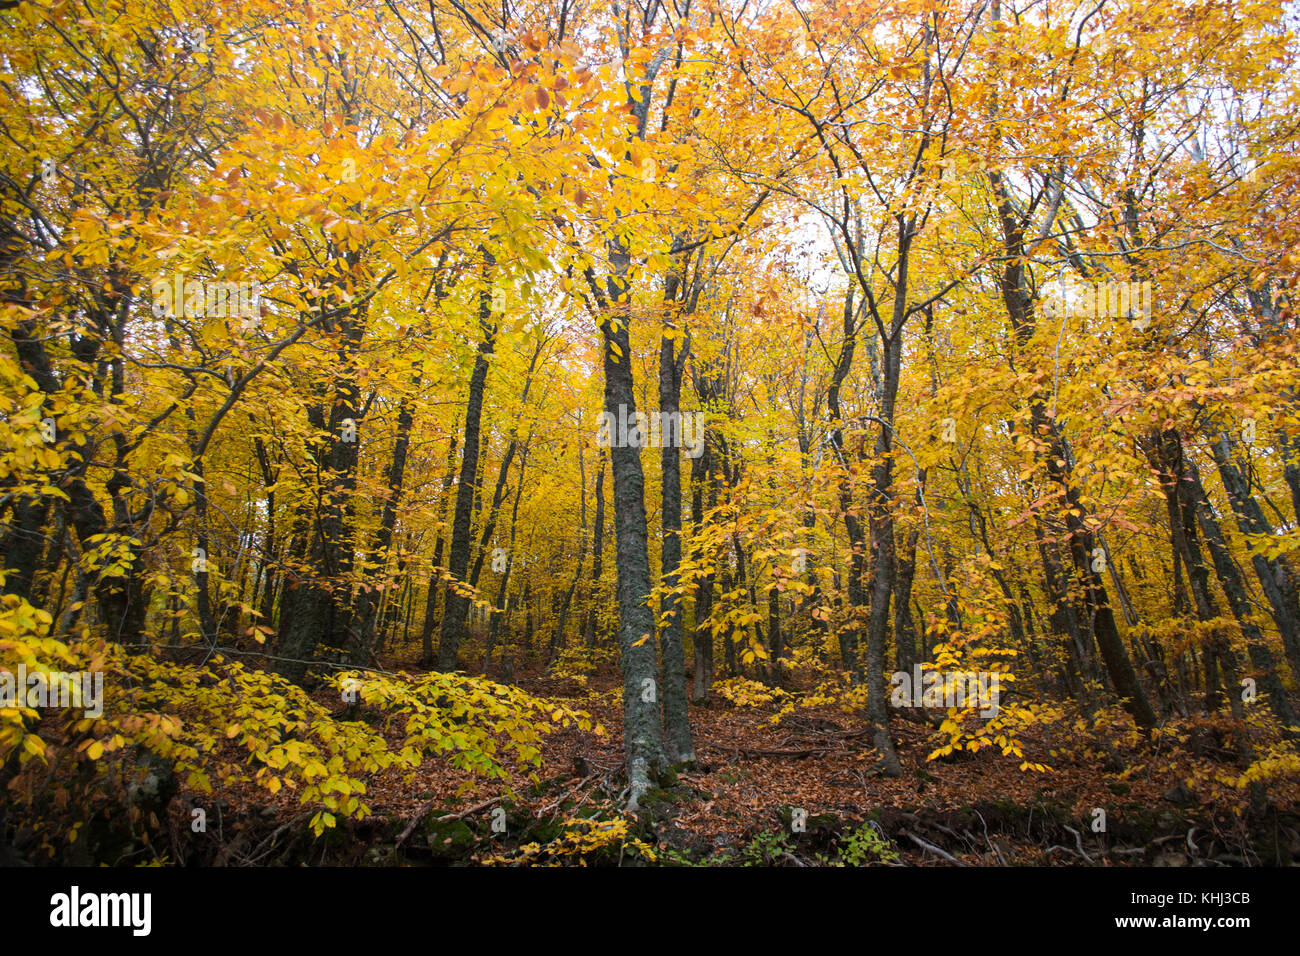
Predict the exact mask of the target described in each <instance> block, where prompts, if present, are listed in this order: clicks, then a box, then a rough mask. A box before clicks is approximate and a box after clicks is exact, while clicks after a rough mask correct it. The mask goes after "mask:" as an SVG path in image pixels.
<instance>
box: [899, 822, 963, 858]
mask: <svg viewBox="0 0 1300 956" xmlns="http://www.w3.org/2000/svg"><path fill="white" fill-rule="evenodd" d="M898 832H899V833H901V834H903V836H905V837H907V838H908V839H909V840H911V841H912V842H913V843H915V844H916V845H917V846H919V847H920V848H921V849H923V850H929V851H930V852H931V853H934V854H936V855H938V856H941V857H943V858H944V859H945V860H949V861H951V862H953V863H956V864H957V865H958V866H966V864H965V863H963V862H962V861H961V860H959V859H957V858H956V857H955V856H953V855H952V854H951V853H949V852H947V851H946V850H941V849H940V848H939V847H937V846H935V845H934V844H933V843H927V842H926V841H925V840H922V839H921V838H920V837H919V836H917V835H916V834H915V833H913V832H911V831H910V830H899V831H898Z"/></svg>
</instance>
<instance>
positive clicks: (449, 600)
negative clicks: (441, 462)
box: [438, 252, 497, 671]
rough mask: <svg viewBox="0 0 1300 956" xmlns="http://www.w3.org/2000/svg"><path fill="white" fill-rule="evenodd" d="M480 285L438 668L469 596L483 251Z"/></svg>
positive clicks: (485, 352)
mask: <svg viewBox="0 0 1300 956" xmlns="http://www.w3.org/2000/svg"><path fill="white" fill-rule="evenodd" d="M484 255H485V257H486V259H485V262H484V265H483V288H482V289H481V290H480V291H479V328H480V330H481V331H482V333H483V341H481V342H480V343H479V346H478V354H477V355H476V356H475V358H474V371H473V373H472V374H471V376H470V380H469V399H468V401H467V403H466V406H465V437H464V441H463V446H464V451H463V452H462V455H461V465H460V484H459V485H458V486H457V488H456V510H455V514H454V517H453V519H452V529H451V547H450V548H449V549H448V553H447V562H448V571H449V573H450V574H451V582H450V583H449V586H448V588H447V593H446V606H445V607H444V609H443V615H442V628H441V635H440V637H441V639H440V640H439V642H438V670H440V671H454V670H455V669H456V668H457V666H458V664H459V658H460V641H461V636H462V634H463V633H464V629H465V613H466V610H467V609H468V606H469V599H468V598H467V597H466V596H465V595H463V594H462V593H460V591H459V590H458V588H460V587H461V585H462V582H464V581H465V576H466V572H467V571H468V570H469V545H470V533H471V531H472V528H471V526H470V525H471V521H472V519H473V516H474V497H475V492H476V491H477V485H478V467H479V461H478V458H479V425H480V422H481V421H482V418H483V394H484V391H485V388H486V386H487V376H488V356H490V355H491V354H492V352H493V349H494V348H495V345H496V332H497V327H496V325H495V324H494V321H493V319H494V317H493V315H492V289H491V284H492V277H493V275H494V273H495V261H494V260H493V259H492V257H491V255H490V254H488V253H486V252H485V253H484Z"/></svg>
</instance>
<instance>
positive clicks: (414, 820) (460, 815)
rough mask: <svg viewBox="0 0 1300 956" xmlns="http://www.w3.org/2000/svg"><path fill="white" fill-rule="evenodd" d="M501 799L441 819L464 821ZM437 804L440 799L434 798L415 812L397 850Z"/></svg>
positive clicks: (398, 840)
mask: <svg viewBox="0 0 1300 956" xmlns="http://www.w3.org/2000/svg"><path fill="white" fill-rule="evenodd" d="M500 799H501V796H500V795H497V796H495V797H493V798H492V799H491V800H484V801H483V802H482V803H477V804H475V805H474V806H472V807H470V808H469V809H468V810H462V811H461V812H460V813H453V814H450V815H448V816H445V817H441V819H443V820H463V819H465V818H466V817H467V816H469V815H470V814H471V813H477V812H478V811H479V810H486V809H487V808H488V807H490V806H492V804H494V803H497V802H498V801H500ZM437 802H438V798H437V797H434V798H433V799H432V800H430V801H429V802H428V803H426V804H425V805H424V806H422V807H421V808H420V809H419V810H417V811H416V812H415V816H413V817H411V819H410V821H409V822H408V823H407V824H406V829H405V830H403V831H402V833H401V835H400V836H398V838H397V843H395V844H394V847H395V848H396V847H399V846H401V845H402V844H403V843H405V842H406V838H407V837H409V836H410V835H411V834H412V833H414V832H415V828H416V827H417V826H419V824H420V821H421V820H423V819H424V817H425V814H427V813H428V812H429V811H430V810H432V809H433V805H434V804H435V803H437Z"/></svg>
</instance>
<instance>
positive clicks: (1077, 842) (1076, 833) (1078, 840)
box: [1065, 827, 1092, 863]
mask: <svg viewBox="0 0 1300 956" xmlns="http://www.w3.org/2000/svg"><path fill="white" fill-rule="evenodd" d="M1065 829H1066V830H1068V831H1069V832H1070V833H1073V834H1074V845H1075V846H1077V847H1078V848H1079V855H1080V856H1081V857H1083V858H1084V859H1085V860H1087V861H1088V862H1089V863H1091V862H1092V857H1090V856H1088V851H1087V850H1085V849H1084V848H1083V837H1081V836H1080V835H1079V831H1078V830H1076V829H1075V828H1074V827H1066V828H1065Z"/></svg>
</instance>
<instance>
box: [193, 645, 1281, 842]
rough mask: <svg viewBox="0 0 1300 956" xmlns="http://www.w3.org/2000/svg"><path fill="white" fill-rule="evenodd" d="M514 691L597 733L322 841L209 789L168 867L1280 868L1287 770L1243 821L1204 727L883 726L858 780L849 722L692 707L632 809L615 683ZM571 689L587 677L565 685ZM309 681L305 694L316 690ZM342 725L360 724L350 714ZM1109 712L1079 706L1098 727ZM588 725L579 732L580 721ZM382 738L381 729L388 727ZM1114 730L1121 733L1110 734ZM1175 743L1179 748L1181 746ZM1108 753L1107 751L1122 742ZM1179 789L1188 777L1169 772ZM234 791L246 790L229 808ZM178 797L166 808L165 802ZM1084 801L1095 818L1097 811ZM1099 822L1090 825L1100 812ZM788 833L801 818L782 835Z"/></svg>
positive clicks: (523, 678) (1208, 726)
mask: <svg viewBox="0 0 1300 956" xmlns="http://www.w3.org/2000/svg"><path fill="white" fill-rule="evenodd" d="M515 683H517V684H518V685H519V686H520V687H522V688H523V689H524V690H526V691H528V692H529V693H531V694H535V695H537V696H540V697H544V698H547V699H551V700H555V701H557V702H563V703H565V704H568V705H569V706H572V707H574V708H579V709H582V710H585V711H586V712H587V713H589V714H590V715H591V716H592V717H593V718H594V721H597V722H599V723H600V724H602V725H603V726H604V728H605V732H604V733H603V734H601V735H597V734H596V733H595V732H594V731H584V730H579V729H577V728H574V727H570V728H567V729H560V730H556V731H554V732H552V733H550V734H548V735H546V737H545V738H544V739H545V743H544V744H543V749H542V756H543V761H544V762H543V766H542V768H541V769H540V771H539V772H538V773H537V779H536V780H531V779H529V776H528V774H526V773H523V772H515V773H513V774H512V776H511V780H510V783H509V786H508V787H507V786H506V785H505V784H504V783H503V782H502V781H491V782H484V781H482V780H474V779H472V778H471V777H470V776H469V775H468V774H466V773H463V772H460V771H457V770H455V769H453V768H451V767H450V766H449V765H448V764H447V762H446V761H445V760H444V759H440V758H429V759H427V760H426V761H425V762H424V763H423V765H422V766H421V767H420V768H419V769H418V771H417V772H416V775H415V780H414V783H412V782H411V781H410V779H409V778H408V779H403V778H402V777H400V776H399V775H398V774H396V773H389V774H383V775H378V776H375V777H372V778H371V779H369V780H368V781H367V795H366V801H367V803H368V804H369V806H370V808H371V810H372V812H373V816H372V817H370V818H368V819H366V820H363V821H360V822H353V821H342V822H341V825H340V828H339V829H338V830H336V831H331V832H328V833H327V834H326V835H325V836H324V837H323V838H314V837H313V836H312V834H311V833H310V832H309V831H308V830H307V827H306V819H307V816H308V815H309V814H308V813H305V812H304V811H303V810H302V808H301V807H300V806H299V805H298V804H297V802H296V801H295V799H294V798H293V797H292V796H291V795H290V794H289V791H287V790H284V791H281V793H280V794H279V795H277V796H276V797H270V796H268V794H267V793H266V792H265V791H264V790H257V789H255V788H253V787H251V786H250V787H248V788H247V789H246V790H244V791H236V792H234V793H228V794H227V797H228V799H229V804H228V805H227V806H226V807H225V808H224V819H226V820H228V821H229V824H228V826H226V827H224V828H223V830H222V832H221V833H220V834H219V837H218V840H216V841H202V845H200V841H197V840H195V839H192V838H191V834H190V833H189V832H188V827H187V826H186V822H187V821H188V816H182V815H181V813H180V811H176V812H174V814H173V819H172V821H171V830H172V838H173V849H174V851H175V853H176V856H177V857H178V858H179V859H177V862H191V863H196V864H214V863H215V864H233V865H238V864H241V863H243V864H247V863H253V864H265V863H313V864H322V863H324V864H372V865H373V864H380V865H403V864H413V865H428V864H434V865H445V864H469V865H479V864H485V863H486V864H497V865H522V864H529V863H544V864H549V865H565V864H581V865H616V864H622V865H628V864H629V863H631V864H636V865H644V864H650V863H658V864H670V865H714V864H722V865H783V866H818V865H854V864H864V863H889V864H893V865H944V866H954V865H958V866H962V865H964V866H999V865H1001V866H1007V865H1026V864H1028V865H1082V866H1086V865H1109V866H1116V865H1121V866H1122V865H1157V866H1188V865H1241V864H1263V865H1277V864H1283V865H1286V864H1291V863H1295V862H1300V781H1298V780H1296V779H1294V778H1292V779H1286V778H1283V779H1281V780H1274V781H1271V782H1270V784H1269V789H1268V798H1269V801H1270V803H1271V806H1269V807H1268V809H1267V810H1265V811H1264V812H1262V813H1260V812H1255V813H1251V812H1250V811H1249V807H1248V803H1249V801H1248V799H1247V797H1246V791H1245V790H1244V789H1240V788H1236V787H1234V786H1232V785H1231V781H1232V780H1233V779H1234V777H1236V776H1238V775H1239V774H1240V768H1239V767H1237V766H1235V761H1236V755H1235V754H1234V753H1232V752H1230V751H1229V749H1228V748H1227V747H1226V746H1224V743H1223V740H1224V738H1223V736H1222V734H1221V732H1220V730H1219V729H1217V728H1216V727H1215V726H1214V722H1213V721H1212V720H1210V719H1208V718H1202V719H1201V720H1199V721H1196V722H1194V726H1192V725H1189V726H1191V727H1192V729H1190V730H1189V732H1188V734H1186V735H1184V737H1183V739H1182V741H1181V742H1174V741H1173V739H1172V738H1169V739H1166V740H1165V742H1164V743H1161V742H1159V741H1149V740H1139V741H1137V742H1134V743H1129V744H1116V743H1114V742H1113V741H1114V740H1115V739H1116V738H1115V736H1113V735H1112V733H1111V732H1110V730H1111V727H1113V724H1111V725H1108V726H1107V728H1106V731H1107V732H1105V733H1102V732H1099V733H1097V734H1096V735H1095V736H1090V735H1089V734H1087V733H1086V732H1080V727H1081V726H1082V725H1081V724H1080V723H1079V718H1078V717H1077V716H1075V717H1072V718H1071V720H1070V721H1069V722H1068V723H1062V724H1059V725H1058V726H1057V727H1055V728H1053V727H1051V726H1049V725H1042V726H1040V727H1036V728H1031V730H1030V731H1028V732H1026V733H1024V734H1022V736H1021V739H1020V742H1021V744H1022V745H1023V747H1024V757H1023V761H1029V762H1033V763H1041V764H1044V765H1047V766H1048V767H1050V768H1051V769H1050V770H1049V771H1048V772H1045V773H1043V772H1038V771H1034V770H1028V771H1022V770H1020V769H1019V767H1020V765H1021V763H1022V758H1021V757H1014V756H1004V755H1003V754H1002V753H1001V752H1000V751H999V749H998V748H996V747H989V748H985V749H983V750H981V751H980V752H978V753H969V752H965V751H958V752H956V753H954V754H952V755H949V756H946V757H942V758H939V759H936V760H927V756H928V755H929V754H931V753H932V752H933V751H934V750H935V748H936V746H938V745H939V744H940V743H941V742H942V738H941V737H939V736H938V735H937V734H936V731H935V727H934V726H933V725H932V724H930V723H927V722H926V721H925V720H924V719H916V718H913V719H895V720H893V722H892V723H891V733H892V735H893V739H894V741H895V745H896V747H897V752H898V757H899V760H900V761H901V763H902V765H903V774H902V776H899V777H888V776H884V775H882V774H880V773H878V772H877V770H876V766H877V763H878V760H877V755H876V753H875V751H874V750H873V749H872V748H871V746H870V743H869V734H868V731H867V730H866V729H865V722H864V721H863V719H862V718H861V716H860V715H858V714H854V713H851V712H848V711H846V710H844V709H843V708H840V707H836V706H829V705H828V706H809V707H800V708H798V709H797V710H796V711H795V712H793V713H789V714H786V715H785V716H783V717H782V719H781V720H780V722H779V723H778V724H775V725H774V724H773V722H772V721H773V716H774V715H775V714H776V712H777V709H778V708H777V705H776V704H767V705H759V706H735V705H733V704H731V703H729V702H728V701H725V700H722V699H719V698H717V697H716V696H715V697H714V698H713V700H712V701H711V702H710V705H709V706H702V707H692V708H691V712H690V718H691V728H692V732H693V735H694V743H695V749H696V758H697V760H696V763H695V765H694V766H693V767H691V768H689V769H685V768H684V769H681V770H680V771H679V772H676V773H674V774H670V776H669V777H668V778H667V779H663V780H661V781H660V782H661V784H662V787H661V788H658V789H656V790H654V791H652V792H651V793H650V794H648V795H647V797H646V798H645V799H643V800H642V806H641V808H640V811H639V812H638V814H637V815H636V816H635V817H634V818H628V817H627V816H625V815H624V814H623V813H622V807H623V806H624V805H625V804H626V796H627V795H626V791H625V790H624V786H625V784H624V780H623V767H622V759H623V758H622V737H621V733H620V728H621V724H622V720H621V702H620V697H619V686H620V682H619V678H618V676H617V672H616V671H614V670H613V669H611V668H602V669H601V670H599V671H597V672H596V673H595V674H592V675H590V676H589V677H588V678H587V679H586V680H585V681H579V680H574V679H572V678H554V677H548V676H546V674H545V673H544V672H541V671H540V670H531V671H529V672H521V673H519V674H517V675H515ZM584 683H585V686H583V684H584ZM324 695H325V692H324V691H322V692H321V699H322V701H323V700H324V699H325V696H324ZM361 719H366V715H365V714H364V713H363V714H362V715H361ZM1114 719H1115V715H1114V714H1113V713H1111V712H1109V711H1104V712H1101V713H1100V714H1098V715H1094V720H1097V721H1106V720H1110V721H1113V720H1114ZM593 726H594V724H593ZM394 736H395V739H396V731H394ZM1120 739H1123V738H1122V737H1121V738H1120ZM1189 741H1190V744H1189ZM1121 748H1122V749H1121ZM1189 783H1190V784H1191V786H1189V785H1188V784H1189ZM245 801H246V802H245ZM177 803H184V801H177ZM1099 810H1100V811H1104V818H1103V817H1102V816H1101V815H1100V814H1099V812H1098V811H1099ZM1103 819H1104V829H1103V830H1098V829H1097V827H1098V824H1099V823H1101V822H1102V821H1103ZM801 824H802V826H801Z"/></svg>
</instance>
